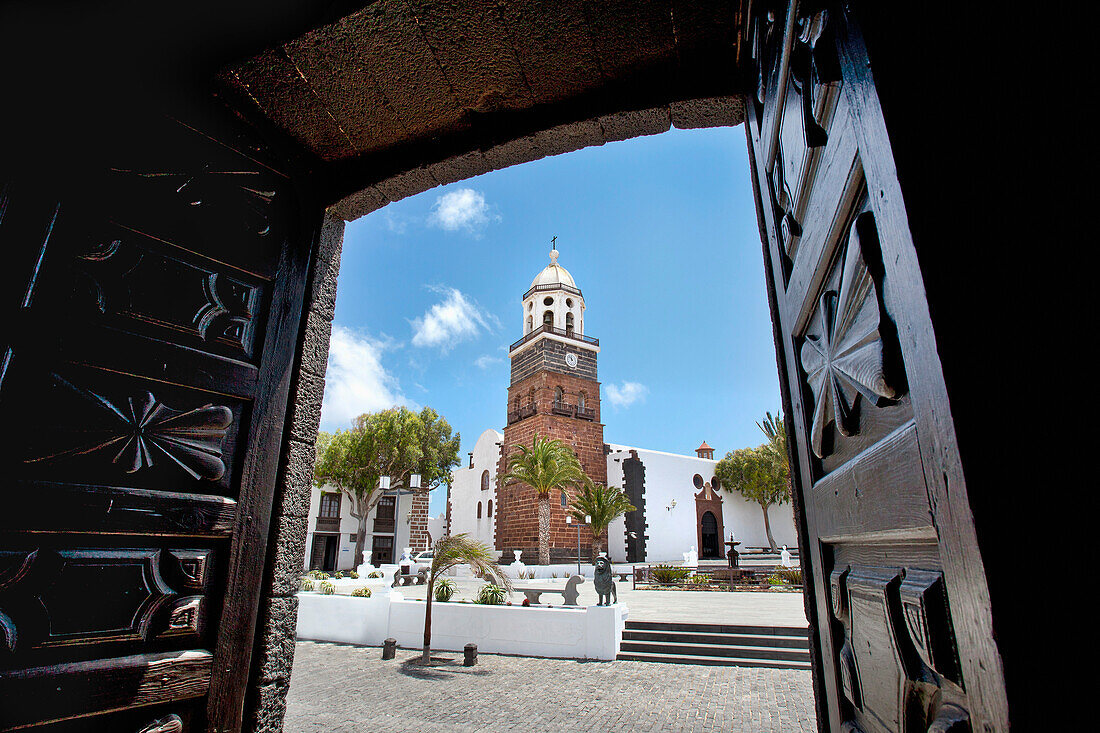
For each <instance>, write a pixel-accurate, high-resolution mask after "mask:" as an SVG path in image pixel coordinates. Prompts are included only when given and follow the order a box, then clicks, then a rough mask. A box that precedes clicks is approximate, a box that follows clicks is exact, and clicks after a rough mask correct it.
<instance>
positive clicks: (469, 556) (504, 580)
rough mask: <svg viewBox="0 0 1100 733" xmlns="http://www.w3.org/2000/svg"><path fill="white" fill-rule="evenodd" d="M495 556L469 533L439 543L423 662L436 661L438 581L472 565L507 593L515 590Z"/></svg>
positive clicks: (430, 586) (430, 587) (430, 581)
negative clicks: (434, 602) (434, 631)
mask: <svg viewBox="0 0 1100 733" xmlns="http://www.w3.org/2000/svg"><path fill="white" fill-rule="evenodd" d="M494 555H495V553H494V552H493V551H492V550H490V549H489V547H488V545H486V544H484V543H482V542H478V541H477V540H474V539H471V538H470V535H468V534H465V533H463V534H456V535H451V536H448V537H444V538H442V539H441V540H439V541H438V542H436V543H435V549H434V552H433V555H432V567H431V570H430V571H429V572H428V593H427V596H426V598H427V601H426V606H425V608H424V654H423V656H422V657H421V658H420V660H421V661H422V662H423V663H424V664H427V663H428V662H429V661H431V658H432V597H433V595H434V594H433V592H432V591H433V590H434V588H435V581H436V579H437V578H438V577H439V576H440V575H442V574H443V573H445V572H446V571H447V570H450V569H451V568H453V567H457V566H459V565H469V566H470V570H472V571H473V573H474V575H477V576H479V577H482V578H487V579H489V580H491V582H492V583H493V584H494V585H497V586H499V587H501V588H503V589H504V590H506V591H510V590H512V581H511V580H510V579H509V578H508V576H506V575H505V574H504V571H503V570H502V569H501V567H500V565H498V564H497V561H496V558H495V557H494Z"/></svg>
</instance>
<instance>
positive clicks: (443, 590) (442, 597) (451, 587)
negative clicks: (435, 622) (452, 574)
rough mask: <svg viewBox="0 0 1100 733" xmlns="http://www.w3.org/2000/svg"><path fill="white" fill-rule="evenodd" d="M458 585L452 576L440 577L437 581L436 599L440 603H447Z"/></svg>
mask: <svg viewBox="0 0 1100 733" xmlns="http://www.w3.org/2000/svg"><path fill="white" fill-rule="evenodd" d="M456 590H458V585H457V584H455V582H454V581H453V580H451V579H450V578H440V579H439V580H437V581H435V591H434V593H435V599H436V600H437V601H439V602H440V603H446V602H447V601H449V600H451V598H452V597H453V596H454V594H455V591H456Z"/></svg>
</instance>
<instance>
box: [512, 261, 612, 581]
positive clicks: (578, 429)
mask: <svg viewBox="0 0 1100 733" xmlns="http://www.w3.org/2000/svg"><path fill="white" fill-rule="evenodd" d="M558 256H559V253H558V250H557V247H556V246H555V247H554V249H552V250H551V251H550V264H549V265H547V266H546V267H545V268H543V270H542V271H541V272H540V273H539V274H538V275H536V276H535V279H534V280H532V281H531V287H530V288H528V290H527V292H526V293H524V294H523V298H522V300H521V303H522V309H523V337H522V338H520V339H519V340H518V341H516V342H515V343H513V344H512V345H511V347H510V348H509V350H508V357H509V359H510V360H511V363H512V377H511V382H510V384H509V386H508V408H507V414H508V424H507V426H506V427H505V428H504V440H503V441H502V442H501V449H500V452H501V457H500V464H499V466H498V472H497V475H498V476H500V475H503V474H504V472H505V471H506V470H507V465H508V455H509V454H510V453H511V452H512V450H513V446H516V445H520V444H524V445H531V441H532V439H533V438H534V437H535V436H536V435H538V436H541V437H544V438H558V439H559V440H561V441H563V442H564V443H565V444H566V445H568V446H570V447H571V448H572V449H573V451H574V452H575V453H576V454H577V457H578V458H579V459H580V462H581V466H582V467H583V468H584V470H585V472H586V473H587V474H588V476H589V478H591V479H592V480H593V481H595V482H596V483H606V482H607V459H606V457H605V454H604V442H603V424H602V423H601V422H600V383H599V382H598V381H597V377H596V357H597V356H598V355H599V353H600V341H599V339H595V338H592V337H591V336H586V335H585V333H584V313H585V304H584V295H583V294H582V293H581V290H580V288H578V287H577V284H576V282H575V281H574V280H573V276H572V275H571V274H569V271H568V270H566V269H565V268H564V267H562V266H561V265H559V264H558ZM574 493H575V492H574V489H572V488H570V489H567V490H566V491H565V492H564V496H563V492H560V491H555V492H554V493H553V494H552V495H551V497H550V561H551V562H565V561H572V560H575V558H576V555H577V534H576V529H575V528H574V527H571V526H569V525H567V524H566V522H565V517H566V515H567V505H568V504H569V503H570V502H571V501H572V499H573V494H574ZM496 548H497V549H498V550H502V551H503V553H504V554H503V557H502V558H501V561H502V562H505V563H509V562H511V561H512V559H513V557H514V555H513V550H522V551H523V560H524V561H525V562H527V563H533V562H537V561H538V560H537V558H538V497H537V496H536V494H535V490H534V489H532V488H531V487H530V486H527V485H526V484H521V483H518V482H514V483H511V484H508V485H503V484H500V483H499V482H498V485H497V521H496ZM590 548H591V534H589V535H588V536H585V534H584V533H583V532H582V534H581V556H582V557H583V558H586V559H587V558H588V557H589V556H590Z"/></svg>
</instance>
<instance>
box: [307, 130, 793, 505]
mask: <svg viewBox="0 0 1100 733" xmlns="http://www.w3.org/2000/svg"><path fill="white" fill-rule="evenodd" d="M554 235H557V237H558V249H559V251H560V253H561V255H560V259H559V263H560V264H561V265H563V266H564V267H566V268H567V269H568V270H569V271H570V272H571V273H572V274H573V277H574V278H575V279H576V281H577V285H578V286H579V287H580V288H581V290H582V291H583V292H584V297H585V304H586V306H587V310H586V311H585V333H586V334H587V335H590V336H595V337H597V338H599V339H600V347H601V352H600V355H599V378H600V381H601V382H602V390H601V396H602V400H603V405H602V406H603V422H604V424H605V425H606V427H605V429H604V438H605V440H607V441H608V442H612V443H619V444H627V445H635V446H639V447H644V448H651V449H655V450H663V451H669V452H673V453H686V454H690V455H693V451H694V449H695V448H696V446H698V445H699V443H700V442H701V441H703V440H706V441H707V442H708V443H709V444H710V445H712V446H713V447H714V448H715V449H716V455H718V456H721V455H724V454H725V453H726V452H727V451H730V450H733V449H735V448H741V447H744V446H747V445H758V444H760V443H761V442H762V441H763V436H762V435H761V434H760V432H759V430H758V429H757V427H756V425H755V421H756V420H758V419H759V418H761V417H762V416H763V414H764V411H765V410H771V411H773V412H774V411H775V410H776V409H777V408H778V406H779V386H778V381H777V376H776V365H775V350H774V347H773V345H772V335H771V322H770V320H769V316H768V303H767V295H766V293H765V290H764V272H763V261H762V258H761V255H760V237H759V234H758V232H757V227H756V214H755V211H754V205H753V199H752V189H751V185H750V183H749V177H748V161H747V156H746V150H745V138H744V130H743V129H742V128H740V127H737V128H719V129H711V130H686V131H681V130H672V131H670V132H668V133H665V134H663V135H656V136H652V137H643V138H636V139H633V140H628V141H625V142H618V143H611V144H607V145H603V146H601V147H594V148H587V149H585V150H580V151H577V152H574V153H569V154H566V155H559V156H555V157H553V158H546V159H543V160H540V161H535V162H533V163H528V164H525V165H521V166H514V167H512V168H508V169H506V170H502V171H495V172H492V173H487V174H485V175H482V176H478V177H477V178H472V179H468V180H466V181H462V182H460V183H456V184H452V185H450V186H444V187H440V188H436V189H432V190H430V191H426V192H424V193H422V194H420V195H418V196H413V197H411V198H408V199H405V200H403V201H400V202H398V203H395V204H390V205H389V206H387V207H386V208H384V209H382V210H380V211H377V212H375V213H373V214H370V215H368V216H366V217H364V218H362V219H360V220H358V221H356V222H354V223H352V224H349V225H348V228H347V231H346V233H345V238H344V251H343V259H342V262H341V266H340V282H339V290H338V297H337V301H336V318H335V323H334V327H333V340H332V347H331V349H330V353H329V373H328V376H327V385H326V392H325V404H324V408H323V410H322V429H324V430H335V429H337V428H346V427H348V426H349V425H350V421H351V418H352V417H354V416H355V415H357V414H359V413H362V412H368V411H374V410H379V409H384V408H386V407H390V406H393V405H398V404H404V405H408V406H410V407H413V408H418V407H420V406H424V405H430V406H431V407H433V408H435V409H436V410H437V411H438V412H439V413H440V414H442V415H443V416H444V417H446V418H447V420H448V421H449V422H450V423H451V425H452V426H453V427H454V428H455V429H456V430H458V431H460V432H461V434H462V452H461V457H463V458H464V457H465V455H466V452H467V451H469V450H472V449H473V444H474V441H476V440H477V437H478V435H480V434H481V432H482V431H483V430H485V429H486V428H489V427H495V428H497V429H498V430H500V429H502V428H503V425H504V422H505V400H506V391H507V388H508V376H509V375H508V358H507V351H506V350H507V347H508V345H509V344H510V343H512V342H513V341H515V340H516V339H518V338H519V337H520V336H521V335H522V328H523V315H522V311H521V306H520V298H521V297H522V295H523V293H524V292H525V291H526V290H527V288H528V287H529V285H530V283H531V280H532V278H534V276H535V275H536V274H537V273H538V272H539V271H540V270H541V269H542V268H543V267H545V266H546V264H548V262H549V257H548V253H549V251H550V238H551V237H553V236H554ZM445 505H446V497H445V496H444V495H443V491H437V492H434V493H433V496H432V504H431V511H432V514H433V515H434V514H438V513H439V512H441V511H443V510H444V508H445Z"/></svg>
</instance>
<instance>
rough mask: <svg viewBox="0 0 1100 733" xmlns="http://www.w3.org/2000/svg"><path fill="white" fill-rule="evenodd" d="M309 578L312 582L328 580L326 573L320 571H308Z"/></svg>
mask: <svg viewBox="0 0 1100 733" xmlns="http://www.w3.org/2000/svg"><path fill="white" fill-rule="evenodd" d="M309 577H311V578H313V579H314V580H328V573H326V572H324V571H322V570H310V571H309Z"/></svg>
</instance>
